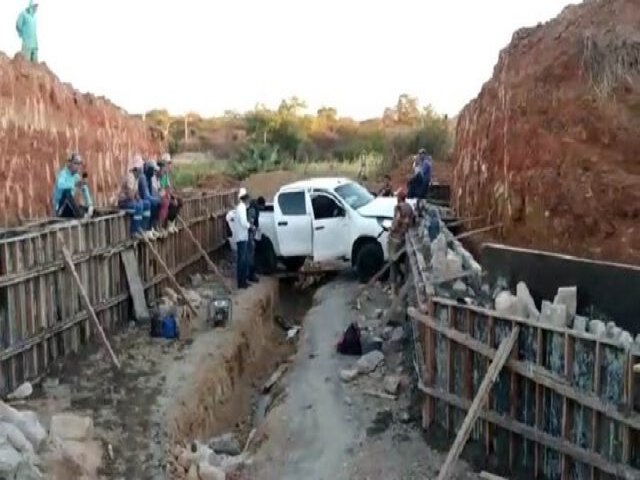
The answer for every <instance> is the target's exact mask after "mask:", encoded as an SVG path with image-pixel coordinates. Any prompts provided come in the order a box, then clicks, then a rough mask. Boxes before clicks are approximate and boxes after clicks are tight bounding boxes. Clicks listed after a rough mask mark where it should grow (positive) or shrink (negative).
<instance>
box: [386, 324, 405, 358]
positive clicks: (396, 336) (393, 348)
mask: <svg viewBox="0 0 640 480" xmlns="http://www.w3.org/2000/svg"><path fill="white" fill-rule="evenodd" d="M403 342H404V329H403V328H402V327H396V328H394V329H393V332H391V338H389V340H388V341H387V342H386V344H385V351H387V352H393V353H396V352H401V351H402V349H403Z"/></svg>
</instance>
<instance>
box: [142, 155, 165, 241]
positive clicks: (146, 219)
mask: <svg viewBox="0 0 640 480" xmlns="http://www.w3.org/2000/svg"><path fill="white" fill-rule="evenodd" d="M145 170H146V171H145ZM157 171H158V164H156V162H155V161H154V160H148V161H147V163H146V168H145V164H144V163H143V173H142V174H141V175H138V195H139V197H140V200H142V201H143V202H147V203H148V204H149V208H148V209H147V210H145V211H143V213H142V228H143V230H145V231H149V232H150V233H149V235H150V236H151V238H155V237H157V236H158V233H157V232H156V231H155V227H156V224H157V221H158V214H159V213H160V196H159V192H158V189H156V194H155V195H154V194H153V191H152V186H151V185H150V183H152V182H153V179H154V178H155V175H156V172H157ZM148 174H150V175H148Z"/></svg>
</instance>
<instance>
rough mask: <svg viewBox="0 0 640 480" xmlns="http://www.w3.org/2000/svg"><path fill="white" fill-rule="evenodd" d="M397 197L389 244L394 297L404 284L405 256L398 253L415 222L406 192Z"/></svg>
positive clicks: (400, 191)
mask: <svg viewBox="0 0 640 480" xmlns="http://www.w3.org/2000/svg"><path fill="white" fill-rule="evenodd" d="M396 196H397V197H398V203H397V204H396V206H395V208H394V210H393V222H392V224H391V229H390V230H389V243H388V249H389V261H390V262H391V274H390V278H389V281H390V282H391V288H392V291H393V295H397V294H398V290H399V287H400V286H401V283H403V279H402V276H403V274H402V268H401V266H402V263H403V262H402V259H403V258H404V255H398V252H400V250H402V247H403V246H404V242H405V236H406V234H407V232H408V231H409V227H411V225H412V224H413V222H414V215H413V208H411V205H409V204H408V203H407V194H406V192H405V191H404V190H399V191H398V193H397V195H396ZM396 257H398V258H396Z"/></svg>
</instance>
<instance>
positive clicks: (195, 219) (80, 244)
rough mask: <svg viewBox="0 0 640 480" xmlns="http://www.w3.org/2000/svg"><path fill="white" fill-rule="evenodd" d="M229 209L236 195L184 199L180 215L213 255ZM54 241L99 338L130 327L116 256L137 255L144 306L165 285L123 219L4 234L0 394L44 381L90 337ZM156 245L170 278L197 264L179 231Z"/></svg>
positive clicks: (111, 217) (0, 273) (1, 251)
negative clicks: (66, 256)
mask: <svg viewBox="0 0 640 480" xmlns="http://www.w3.org/2000/svg"><path fill="white" fill-rule="evenodd" d="M234 203H235V192H234V191H229V192H221V193H214V194H203V195H200V196H198V197H194V198H189V199H186V200H184V206H183V211H182V212H181V216H182V218H183V219H184V220H185V221H186V222H187V224H188V225H189V226H190V227H191V228H193V230H194V234H195V236H196V238H197V239H198V240H199V241H200V242H201V244H202V245H203V246H204V247H205V249H207V250H209V251H212V250H215V249H217V248H219V247H221V246H222V245H223V244H224V242H225V240H226V238H225V229H224V228H222V227H223V226H224V224H223V223H221V222H224V215H225V214H226V211H227V210H228V209H229V208H231V207H232V206H233V205H234ZM58 234H60V235H61V236H62V237H63V239H64V241H65V243H66V245H67V248H68V249H69V251H70V252H71V255H72V257H73V262H74V265H75V268H76V270H77V272H78V276H79V277H80V280H81V282H82V284H83V286H84V288H85V289H86V292H87V294H88V296H89V299H90V300H91V303H92V305H93V307H94V309H95V311H96V314H97V316H98V319H99V320H100V323H101V325H102V328H103V329H104V330H105V332H110V331H111V332H113V331H114V330H116V329H117V328H118V326H119V325H120V324H122V323H123V322H128V320H129V318H128V312H129V311H130V309H129V305H128V302H129V301H130V298H129V292H128V286H127V281H126V275H125V272H124V267H123V265H122V262H121V260H120V255H119V252H120V251H122V250H124V249H128V248H134V249H135V251H136V256H137V260H138V264H139V268H140V273H141V277H142V281H143V284H144V286H145V290H146V292H147V297H148V298H147V300H148V301H150V300H153V299H155V298H157V296H158V294H159V290H160V288H161V286H162V284H163V282H164V280H165V276H164V275H163V274H162V272H161V270H160V269H159V268H158V266H157V265H156V264H155V261H154V259H153V257H152V256H151V255H150V253H149V252H148V251H147V247H146V245H145V244H144V243H143V242H142V243H137V242H134V241H132V240H131V239H130V238H129V218H128V217H127V216H126V215H124V214H122V213H115V214H110V215H106V216H103V217H98V218H94V219H91V220H72V221H56V222H51V223H50V224H46V225H44V226H43V225H42V224H41V225H39V226H37V227H33V228H32V229H24V228H23V229H21V230H19V231H18V233H17V234H13V233H12V232H9V233H7V232H5V233H4V235H2V236H1V237H0V394H5V393H7V392H9V391H11V390H12V389H13V388H15V387H16V386H17V385H19V384H20V383H22V382H23V381H25V380H28V379H34V378H37V377H39V376H41V375H44V374H45V373H46V371H47V368H48V367H49V365H51V363H52V362H55V361H56V360H58V359H59V358H60V357H63V356H65V355H67V354H69V353H71V352H77V351H78V350H79V349H80V347H81V346H82V345H85V344H87V343H88V342H89V341H91V338H92V337H93V327H92V325H91V322H90V319H89V317H88V314H87V312H86V310H85V309H84V306H83V304H82V302H81V299H80V295H79V291H78V287H77V285H76V284H75V282H74V281H73V279H72V277H71V275H70V274H69V272H67V271H66V270H65V268H64V262H63V259H62V253H61V251H60V248H59V245H58V241H57V236H58ZM156 245H157V248H158V250H159V252H160V253H161V255H162V256H163V258H165V259H166V261H167V265H169V266H170V269H171V271H172V272H173V273H179V272H180V271H181V270H183V269H185V268H186V267H188V266H189V265H191V264H193V263H194V262H196V261H197V260H198V258H199V255H198V254H196V250H195V249H194V248H193V246H192V245H191V241H190V239H189V237H187V236H186V234H185V232H184V231H182V230H180V231H179V232H178V233H177V234H175V235H169V236H168V237H167V238H164V239H159V240H157V244H156Z"/></svg>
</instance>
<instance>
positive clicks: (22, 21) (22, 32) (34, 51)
mask: <svg viewBox="0 0 640 480" xmlns="http://www.w3.org/2000/svg"><path fill="white" fill-rule="evenodd" d="M37 11H38V4H37V3H35V2H34V1H33V0H30V1H29V6H28V7H27V8H25V9H24V10H23V11H22V12H20V15H18V20H17V21H16V31H17V32H18V36H19V37H20V40H22V55H24V57H25V58H26V59H27V60H29V61H30V62H37V61H38V35H37V32H36V12H37Z"/></svg>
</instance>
